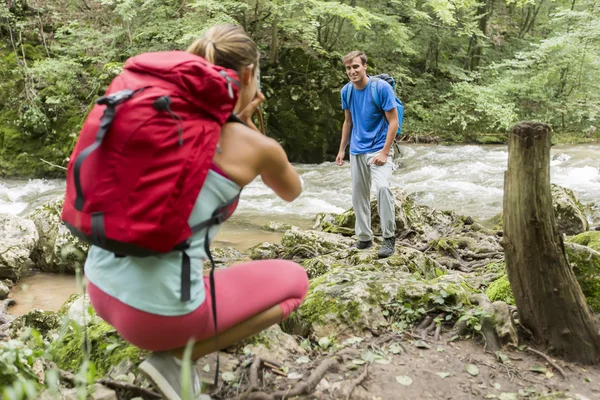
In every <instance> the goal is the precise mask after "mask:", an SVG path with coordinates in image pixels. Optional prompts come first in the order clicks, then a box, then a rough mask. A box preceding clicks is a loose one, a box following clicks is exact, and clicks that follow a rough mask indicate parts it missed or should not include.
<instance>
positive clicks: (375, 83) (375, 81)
mask: <svg viewBox="0 0 600 400" xmlns="http://www.w3.org/2000/svg"><path fill="white" fill-rule="evenodd" d="M380 80H381V79H380V78H377V77H372V78H371V79H370V80H369V86H370V87H371V100H373V104H375V108H377V109H378V110H379V111H381V112H383V109H382V108H381V100H380V99H379V91H378V90H377V89H379V81H380Z"/></svg>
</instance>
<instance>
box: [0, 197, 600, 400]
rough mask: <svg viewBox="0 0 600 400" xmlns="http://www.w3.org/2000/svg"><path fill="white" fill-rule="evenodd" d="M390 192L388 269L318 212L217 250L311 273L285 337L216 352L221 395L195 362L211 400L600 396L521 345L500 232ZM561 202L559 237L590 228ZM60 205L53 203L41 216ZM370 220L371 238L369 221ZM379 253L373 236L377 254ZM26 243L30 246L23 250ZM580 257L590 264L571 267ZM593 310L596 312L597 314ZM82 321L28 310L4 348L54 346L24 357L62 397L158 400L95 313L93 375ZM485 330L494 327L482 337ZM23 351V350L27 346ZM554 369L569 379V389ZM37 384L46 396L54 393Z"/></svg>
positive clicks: (137, 356)
mask: <svg viewBox="0 0 600 400" xmlns="http://www.w3.org/2000/svg"><path fill="white" fill-rule="evenodd" d="M394 192H395V197H396V216H397V218H396V225H397V227H398V230H397V236H398V240H397V243H396V252H395V254H394V255H393V256H392V257H390V258H389V259H384V260H379V259H378V258H377V256H376V254H377V250H378V245H376V246H375V247H374V248H372V249H369V250H365V251H359V250H357V249H353V248H349V245H350V244H351V243H352V242H353V239H352V238H350V237H347V236H344V235H347V234H348V232H349V231H351V230H352V229H351V228H352V227H351V225H352V224H351V221H352V219H353V214H352V213H353V211H352V210H346V211H344V212H343V213H341V214H336V213H321V214H319V215H317V216H316V219H315V220H314V229H299V228H296V227H291V226H288V225H285V224H270V225H269V226H267V227H265V228H264V231H265V234H267V235H274V233H273V232H276V235H281V240H277V241H274V242H267V243H264V244H262V245H259V246H255V247H253V248H251V249H249V250H248V251H247V252H245V254H242V253H241V252H239V251H236V250H234V249H216V250H215V252H214V253H215V256H216V257H215V258H216V259H217V262H218V263H219V266H220V267H226V266H228V265H231V264H233V263H237V262H240V261H241V260H244V259H248V258H252V259H265V258H268V259H274V258H275V259H277V258H283V259H292V260H294V261H296V262H298V263H299V264H301V265H302V266H303V267H304V268H305V270H306V271H307V273H308V275H309V277H310V278H311V285H310V288H309V293H308V295H307V297H306V299H305V300H304V302H303V303H302V305H301V306H300V308H299V309H298V310H297V311H296V312H295V313H294V314H292V315H291V316H290V317H289V318H288V319H287V320H286V321H284V323H282V324H281V326H274V327H272V328H270V329H268V330H267V331H265V332H263V333H261V334H260V335H257V336H256V337H254V338H251V339H249V340H247V341H245V342H243V343H241V344H239V345H237V346H233V347H231V348H228V349H226V351H225V352H223V353H221V370H220V372H221V375H220V381H219V385H218V386H216V387H212V386H210V382H211V380H212V377H213V375H212V374H213V373H214V368H215V365H214V356H211V357H206V358H203V359H201V360H199V361H198V362H197V363H196V365H195V366H196V368H197V369H198V370H199V371H200V373H201V374H202V376H203V379H204V381H205V383H206V384H207V390H208V391H210V392H212V395H213V398H215V399H232V398H235V399H240V400H241V399H242V398H243V399H280V398H281V397H282V396H289V395H291V394H293V393H296V392H295V391H296V390H298V392H297V393H299V394H305V395H307V396H309V397H302V396H300V397H299V398H313V397H318V398H320V399H331V400H333V399H336V400H337V399H340V398H347V397H348V393H349V392H350V391H352V392H353V394H352V398H354V399H364V400H387V399H395V398H411V399H413V398H414V399H427V398H432V399H439V398H446V399H453V400H463V399H469V400H471V399H481V398H498V399H510V400H513V399H524V398H538V399H550V398H552V399H577V400H586V399H591V398H593V397H594V396H595V395H597V394H599V393H600V388H598V385H597V384H596V382H598V381H599V379H600V370H599V369H598V368H588V367H586V368H585V370H583V369H582V366H578V365H576V364H571V363H565V362H562V361H559V360H555V361H551V362H548V361H547V360H545V359H544V358H542V357H539V356H536V355H534V354H531V353H529V352H528V351H527V350H526V349H527V348H526V347H523V346H528V345H530V344H531V343H530V342H529V339H527V337H528V336H527V331H526V330H525V329H523V328H522V327H521V326H520V324H519V322H518V321H519V318H518V313H517V310H515V308H514V306H513V305H512V300H511V295H510V288H509V287H508V288H507V287H506V275H505V274H504V264H503V258H504V256H503V250H502V247H501V246H500V239H501V235H500V233H499V231H498V230H497V228H495V229H488V228H486V227H484V226H483V225H482V224H480V223H479V222H477V221H476V220H475V219H473V218H472V217H470V216H465V215H458V214H456V213H453V212H451V211H440V210H436V209H432V208H430V207H427V206H424V205H421V204H418V203H415V202H414V201H412V200H411V199H410V198H407V197H406V195H405V194H403V193H402V192H401V191H398V190H395V191H394ZM553 197H554V199H555V201H556V202H557V206H556V207H555V210H556V212H560V216H559V217H557V221H560V225H559V226H558V229H559V230H560V231H561V232H570V233H571V234H573V233H578V232H583V231H585V230H586V229H587V228H588V225H587V221H586V218H585V215H584V212H585V211H584V210H583V209H582V208H581V206H580V205H579V204H578V203H577V201H574V200H573V199H572V195H571V194H570V192H569V191H566V190H564V189H561V188H558V187H556V188H555V189H554V190H553ZM54 207H55V204H54V202H53V201H51V202H50V203H48V204H46V205H44V206H43V207H41V209H42V210H46V211H49V210H50V211H51V210H52V209H53V208H54ZM371 207H372V209H373V210H374V209H376V204H375V203H374V202H372V204H371ZM52 215H54V214H53V213H49V214H42V215H40V214H37V213H33V214H32V218H33V220H34V221H35V220H38V219H40V218H41V219H42V220H43V221H47V222H49V224H50V225H49V226H50V227H52V226H59V222H58V221H57V220H56V219H55V218H53V217H52ZM14 218H15V221H19V219H18V217H14ZM373 219H374V220H373V226H374V228H375V230H377V226H378V224H377V217H376V213H374V212H373ZM22 223H23V224H25V222H24V221H22ZM50 230H54V228H50ZM592 234H597V233H594V232H592ZM585 235H586V234H585V233H584V234H582V236H580V237H579V238H577V237H575V238H571V239H569V240H568V241H569V242H571V241H574V242H576V243H581V244H588V245H590V246H597V243H596V242H598V241H599V240H595V239H594V240H588V239H589V238H588V236H585ZM597 236H599V237H598V239H600V235H597ZM9 237H10V236H9ZM586 238H587V239H586ZM379 241H380V240H379V238H376V243H379ZM18 242H19V243H20V246H26V244H25V241H18ZM61 242H62V243H66V242H65V241H61ZM584 242H585V243H584ZM2 244H4V245H7V243H4V242H2ZM72 246H73V244H68V243H66V244H65V249H67V250H68V249H71V250H68V251H67V253H69V252H71V254H74V253H72V251H73V250H72ZM35 248H37V244H36V245H34V249H35ZM581 248H584V250H581ZM44 249H45V250H44V251H46V252H49V253H48V254H49V255H52V257H44V258H43V259H45V260H46V262H49V261H52V260H54V262H55V263H56V266H55V267H59V266H60V265H64V264H62V261H60V260H55V256H56V255H58V254H63V251H57V250H58V249H57V248H56V247H54V248H48V247H44ZM572 249H575V250H572ZM572 251H575V253H573V252H572ZM580 251H583V253H581V254H584V253H585V255H586V256H585V257H580V258H577V257H578V256H577V254H579V253H577V252H580ZM567 252H568V255H569V257H570V259H572V260H575V259H577V260H588V261H589V260H594V261H593V262H594V263H595V262H596V261H597V260H598V261H599V262H600V253H597V254H596V253H595V252H594V250H592V248H589V249H588V248H586V247H585V246H583V245H581V246H579V247H577V246H575V247H569V245H568V246H567ZM32 253H33V252H32ZM589 255H591V256H592V258H591V259H590V258H589V257H588V256H589ZM572 257H575V258H572ZM81 261H82V260H80V262H81ZM586 262H587V261H586ZM574 265H575V264H574ZM576 265H577V266H578V268H579V269H580V270H581V271H583V275H578V279H583V282H585V283H590V282H591V281H590V279H596V278H594V277H593V276H592V275H585V274H586V272H585V271H586V270H585V269H584V268H583V266H584V264H576ZM38 277H39V276H38ZM71 277H73V276H72V275H71ZM32 279H36V277H35V276H34V277H33V278H32ZM72 279H73V280H74V277H73V278H72ZM594 282H595V281H594ZM593 287H594V285H587V286H584V285H583V284H582V288H584V291H585V293H586V296H589V299H590V300H594V299H596V298H594V297H592V295H593V293H592V292H589V291H586V290H587V289H591V288H593ZM586 288H587V289H586ZM13 291H14V288H13ZM596 300H597V299H596ZM590 304H592V303H590ZM593 304H594V306H595V307H597V306H598V304H600V303H597V302H593ZM85 309H86V307H84V305H83V302H82V299H81V298H78V297H72V298H70V299H69V300H68V302H66V303H65V304H63V305H62V307H61V310H60V311H59V313H54V312H48V311H45V312H42V311H32V312H30V313H27V314H26V315H24V316H22V317H20V318H17V319H16V320H14V321H10V316H9V328H7V329H8V332H7V331H5V332H4V334H9V335H11V336H12V337H13V338H15V339H17V340H14V341H12V342H10V343H22V342H20V341H19V340H20V339H19V338H23V337H24V336H21V335H23V334H24V333H25V332H26V331H23V330H21V329H22V328H23V327H27V326H29V327H35V328H36V329H37V330H38V331H39V332H40V333H41V334H42V335H43V337H44V338H46V341H45V342H44V344H43V346H44V347H43V348H42V349H39V351H37V352H36V353H34V354H35V355H34V356H32V357H30V358H29V359H30V360H31V364H30V363H29V362H28V361H25V362H24V363H23V364H21V366H20V367H19V368H21V369H20V370H19V371H25V370H27V369H28V368H33V365H34V364H35V365H37V367H36V368H38V370H39V371H41V374H42V375H40V376H46V375H44V372H47V371H51V370H53V369H54V370H55V368H56V367H54V366H53V365H52V364H51V363H50V362H49V361H48V359H47V355H48V354H52V360H53V362H55V363H56V364H57V365H58V367H59V368H60V369H62V372H60V375H61V376H63V377H66V378H63V381H62V383H61V384H60V387H61V390H62V391H63V393H67V392H69V390H71V389H69V388H70V387H73V386H74V387H75V389H76V390H80V391H89V390H90V387H89V386H85V385H81V384H80V383H78V381H77V379H76V378H73V377H74V376H75V374H77V373H78V372H79V373H86V374H89V375H88V376H91V378H89V379H91V380H92V381H94V380H98V381H100V382H103V384H104V385H106V387H104V388H103V389H102V390H109V389H107V388H112V389H115V390H116V392H112V395H111V396H113V397H107V398H110V399H117V394H118V395H119V396H121V397H120V398H132V397H138V396H141V397H142V398H144V399H146V398H148V399H149V398H152V396H149V395H148V393H152V392H151V391H152V390H153V388H152V387H150V386H149V384H148V382H147V380H144V378H143V376H142V375H141V374H140V372H139V371H138V370H137V368H136V366H137V365H138V364H139V362H140V361H141V360H142V359H143V357H145V353H144V352H140V351H139V350H137V349H135V348H132V347H131V346H130V345H128V344H127V343H126V342H124V341H123V340H122V339H121V338H120V337H119V335H118V334H117V333H116V332H115V331H114V329H112V328H111V327H110V326H108V325H107V324H106V323H104V322H103V321H101V320H100V319H99V318H98V317H96V316H95V315H94V313H93V310H92V309H91V308H90V309H88V310H89V314H88V312H86V321H87V324H88V329H87V333H88V335H89V336H88V337H89V340H90V343H91V349H92V352H91V361H92V362H94V364H95V368H94V369H93V371H95V372H91V370H89V369H86V368H87V366H86V365H87V364H85V363H83V355H82V350H81V341H82V340H83V330H82V329H81V324H82V322H81V321H82V318H81V310H85ZM481 310H486V312H485V313H484V312H482V311H481ZM0 318H4V319H6V318H7V316H6V315H0ZM492 321H493V322H492ZM489 323H492V328H489V325H485V324H489ZM0 325H1V324H0ZM11 325H12V326H13V327H12V328H11ZM5 326H6V325H5ZM478 326H479V328H477V327H478ZM482 326H488V328H485V329H482V328H481V327H482ZM490 329H491V330H490ZM3 343H9V342H1V341H0V352H3V351H6V347H5V346H4V345H3ZM27 343H32V345H35V346H38V348H39V346H40V345H39V344H35V343H37V342H27ZM18 346H20V347H17V348H20V349H24V348H28V347H27V346H28V344H26V343H22V344H19V345H18ZM11 349H12V348H11ZM486 350H489V354H488V352H486ZM11 351H13V350H11ZM14 351H19V350H14ZM1 360H2V358H1V357H0V364H1V362H2V361H1ZM263 361H265V362H263ZM82 371H83V372H82ZM560 371H563V372H564V371H567V372H566V377H565V378H562V377H561V372H560ZM23 373H24V374H25V372H23ZM28 376H30V375H28ZM47 376H50V375H47ZM68 377H71V378H68ZM100 378H102V380H100ZM28 379H31V378H28ZM47 379H52V378H47ZM9 382H10V381H9ZM125 384H126V385H127V386H123V385H125ZM35 385H37V386H36V387H38V388H40V389H41V390H43V389H44V388H45V387H46V386H45V385H42V384H41V383H36V384H35ZM111 385H112V386H111ZM119 385H120V386H119ZM259 388H260V389H259ZM148 391H150V392H148ZM244 393H245V394H246V395H244ZM277 393H279V395H278V394H277ZM440 396H444V397H440ZM494 396H495V397H494Z"/></svg>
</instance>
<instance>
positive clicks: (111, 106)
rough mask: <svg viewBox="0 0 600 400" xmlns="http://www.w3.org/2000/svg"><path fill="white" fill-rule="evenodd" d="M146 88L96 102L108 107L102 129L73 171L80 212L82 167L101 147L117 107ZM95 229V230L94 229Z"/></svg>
mask: <svg viewBox="0 0 600 400" xmlns="http://www.w3.org/2000/svg"><path fill="white" fill-rule="evenodd" d="M144 89H145V88H141V89H138V90H135V91H134V90H130V89H124V90H121V91H118V92H116V93H113V94H110V95H108V96H102V97H100V98H98V99H97V100H96V104H99V105H106V109H105V110H104V113H103V114H102V118H101V119H100V128H99V129H98V132H97V133H96V140H94V143H92V144H91V145H89V146H88V147H86V148H85V149H84V150H83V151H82V152H81V153H79V155H78V156H77V159H76V160H75V166H74V169H73V179H74V181H75V191H76V192H77V197H76V198H75V208H76V209H77V210H79V211H82V210H83V204H84V202H85V198H84V197H83V189H82V187H81V165H82V164H83V162H84V161H85V159H86V158H88V157H89V155H90V154H92V153H93V152H94V151H96V149H98V147H100V145H101V144H102V141H103V140H104V137H105V136H106V133H107V132H108V130H109V129H110V126H111V125H112V122H113V119H115V113H116V107H117V106H118V105H119V104H121V103H124V102H125V101H127V100H129V99H130V98H132V97H133V96H134V95H135V94H137V93H139V92H141V91H142V90H144ZM92 229H93V228H92Z"/></svg>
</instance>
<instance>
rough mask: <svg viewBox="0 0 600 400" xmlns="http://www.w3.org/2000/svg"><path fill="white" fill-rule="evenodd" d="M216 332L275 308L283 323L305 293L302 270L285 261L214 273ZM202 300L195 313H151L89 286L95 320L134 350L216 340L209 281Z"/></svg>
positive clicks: (243, 265) (232, 268)
mask: <svg viewBox="0 0 600 400" xmlns="http://www.w3.org/2000/svg"><path fill="white" fill-rule="evenodd" d="M215 286H216V298H217V328H218V330H219V332H223V331H226V330H228V329H230V328H232V327H233V326H235V325H237V324H239V323H241V322H243V321H245V320H247V319H249V318H250V317H253V316H255V315H257V314H259V313H260V312H262V311H266V310H268V309H269V308H271V307H273V306H274V305H279V306H280V307H281V310H282V311H283V318H287V316H288V315H290V313H291V312H292V311H294V310H295V309H297V308H298V307H299V306H300V303H302V300H304V297H305V296H306V291H307V290H308V277H307V275H306V271H304V269H303V268H302V267H301V266H300V265H298V264H296V263H294V262H292V261H285V260H264V261H253V262H249V263H245V264H239V265H234V266H232V267H229V268H226V269H222V270H217V271H215ZM204 287H205V290H206V300H205V301H204V303H202V305H201V306H200V307H198V308H197V309H196V310H195V311H192V312H191V313H189V314H186V315H180V316H174V317H171V316H162V315H156V314H150V313H147V312H144V311H140V310H138V309H136V308H133V307H130V306H128V305H126V304H124V303H122V302H121V301H119V300H117V299H115V298H114V297H111V296H109V295H108V294H106V293H104V292H103V291H101V290H100V289H98V287H96V286H95V285H94V284H92V283H91V282H88V292H89V295H90V299H91V302H92V305H93V306H94V309H95V310H96V312H97V313H98V315H99V316H100V317H101V318H102V319H103V320H105V321H106V322H108V323H109V324H110V325H112V326H113V327H114V328H115V329H116V330H117V331H118V332H119V334H120V335H121V336H122V337H123V338H124V339H125V340H127V341H128V342H129V343H131V344H133V345H134V346H136V347H139V348H141V349H144V350H150V351H166V350H172V349H176V348H180V347H184V346H185V345H186V344H187V342H188V340H189V339H194V340H196V341H199V340H203V339H207V338H210V337H212V336H214V335H215V331H214V325H213V316H212V299H211V297H210V283H209V278H208V277H205V278H204Z"/></svg>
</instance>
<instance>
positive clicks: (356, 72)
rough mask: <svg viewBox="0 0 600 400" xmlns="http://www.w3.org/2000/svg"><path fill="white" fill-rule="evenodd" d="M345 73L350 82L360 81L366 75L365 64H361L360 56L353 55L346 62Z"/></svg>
mask: <svg viewBox="0 0 600 400" xmlns="http://www.w3.org/2000/svg"><path fill="white" fill-rule="evenodd" d="M346 74H347V75H348V78H350V82H361V81H362V80H363V79H364V78H365V77H366V76H367V66H366V65H363V63H362V60H361V59H360V57H354V58H353V59H352V61H350V62H348V63H346Z"/></svg>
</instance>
